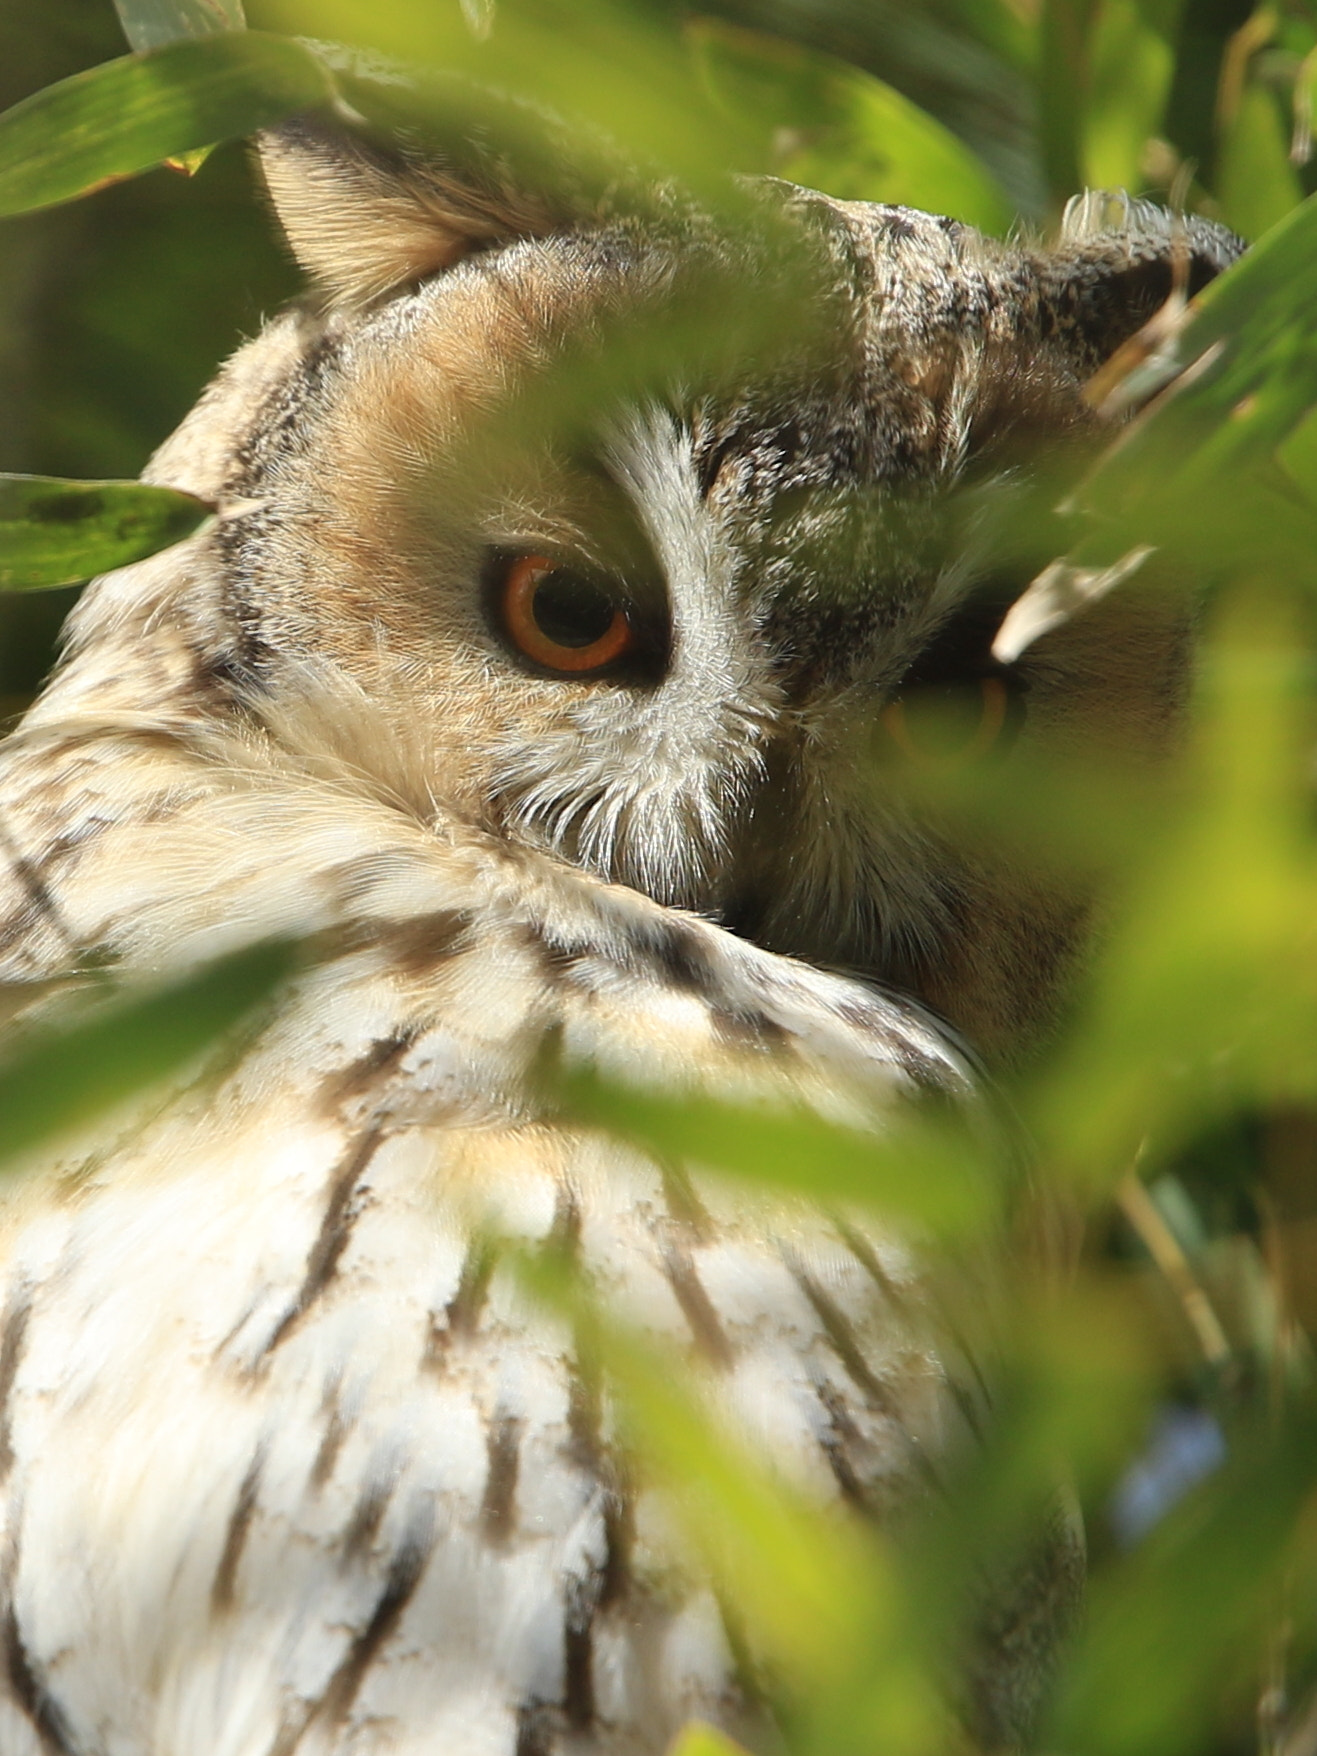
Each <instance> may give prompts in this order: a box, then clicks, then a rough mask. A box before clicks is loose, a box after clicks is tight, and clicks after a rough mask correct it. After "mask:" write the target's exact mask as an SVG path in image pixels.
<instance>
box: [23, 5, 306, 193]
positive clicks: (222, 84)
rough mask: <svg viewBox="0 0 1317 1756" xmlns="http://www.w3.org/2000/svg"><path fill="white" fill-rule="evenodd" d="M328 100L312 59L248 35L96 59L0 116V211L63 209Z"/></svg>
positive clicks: (291, 46)
mask: <svg viewBox="0 0 1317 1756" xmlns="http://www.w3.org/2000/svg"><path fill="white" fill-rule="evenodd" d="M333 95H334V86H333V81H332V79H331V76H330V74H329V72H328V70H327V69H326V67H325V66H324V64H323V62H322V61H321V60H320V58H319V57H318V56H317V55H316V54H314V53H313V51H312V50H310V49H309V48H307V47H305V46H304V45H303V44H301V43H295V42H292V41H290V40H289V39H288V38H285V37H275V36H265V35H261V34H258V33H256V32H254V31H241V32H231V33H229V34H227V35H223V36H213V37H208V38H205V39H204V40H197V41H191V42H178V43H171V44H169V45H168V46H167V47H166V48H163V49H156V50H155V51H153V52H152V53H151V54H146V55H125V56H122V57H121V58H120V59H119V60H117V61H107V62H105V63H104V64H103V65H102V66H100V67H92V68H90V69H89V70H88V71H87V72H86V73H75V74H74V75H73V76H72V78H70V79H62V80H60V81H59V83H58V84H56V85H51V86H47V87H46V88H45V90H44V91H39V92H35V93H33V95H32V96H31V97H30V98H25V99H24V100H23V102H22V103H20V104H15V105H14V107H13V108H12V109H10V110H6V111H5V112H4V114H3V115H0V214H13V213H26V212H28V211H29V210H30V209H32V208H36V207H49V206H52V205H54V204H55V203H57V202H61V201H71V200H73V199H74V198H75V197H76V196H79V195H85V194H87V193H89V192H90V191H91V190H93V189H97V188H100V187H101V186H103V185H104V184H106V183H114V182H118V181H120V180H121V179H122V178H124V177H132V176H136V175H137V174H138V173H139V172H140V171H145V170H149V169H150V168H151V167H152V166H153V165H158V164H160V163H161V162H162V161H163V160H165V159H171V158H172V159H177V158H183V157H184V156H185V155H186V154H188V153H192V152H195V151H197V150H198V148H201V147H206V146H212V145H214V144H215V142H217V141H220V140H231V139H234V138H236V137H238V136H241V135H246V134H252V133H254V132H255V131H256V130H257V129H258V128H267V127H270V126H271V125H272V124H273V123H275V122H278V121H280V120H282V119H283V118H284V117H285V116H290V115H293V114H295V113H296V112H298V111H299V110H306V109H310V108H312V107H314V106H315V105H317V104H324V103H327V102H329V101H330V99H331V98H332V97H333Z"/></svg>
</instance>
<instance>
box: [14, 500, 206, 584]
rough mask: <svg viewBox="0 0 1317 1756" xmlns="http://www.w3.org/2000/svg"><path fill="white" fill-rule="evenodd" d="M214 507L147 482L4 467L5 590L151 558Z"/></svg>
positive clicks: (73, 580)
mask: <svg viewBox="0 0 1317 1756" xmlns="http://www.w3.org/2000/svg"><path fill="white" fill-rule="evenodd" d="M211 511H212V508H211V507H210V506H209V505H208V504H207V502H206V501H204V500H197V499H195V498H194V497H193V496H192V495H191V494H184V493H181V492H179V491H178V490H177V489H175V488H157V487H152V486H150V485H149V484H147V483H145V482H94V481H70V480H67V479H65V478H63V477H60V476H25V475H0V591H50V590H52V589H54V588H55V587H57V586H61V585H76V584H77V583H78V582H79V581H80V580H84V579H90V578H92V576H93V575H94V574H97V573H108V572H110V571H111V570H112V569H113V568H116V567H126V566H128V565H129V564H130V563H132V562H134V561H142V560H145V559H146V557H147V556H148V555H153V554H155V553H156V552H157V550H159V549H165V548H168V547H169V546H170V545H171V544H172V543H177V542H181V541H182V540H183V538H184V537H188V536H191V535H192V533H193V532H194V531H195V530H196V529H197V528H198V527H199V526H200V525H201V524H202V523H204V521H205V520H206V519H207V518H208V517H209V516H210V514H211Z"/></svg>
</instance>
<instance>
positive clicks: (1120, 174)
mask: <svg viewBox="0 0 1317 1756" xmlns="http://www.w3.org/2000/svg"><path fill="white" fill-rule="evenodd" d="M1144 11H1145V7H1142V6H1137V5H1135V4H1134V0H1106V4H1105V5H1104V6H1103V8H1102V13H1101V16H1100V18H1099V19H1098V22H1097V28H1096V29H1095V31H1094V33H1093V41H1092V43H1091V45H1090V55H1091V61H1092V65H1091V86H1090V90H1089V101H1088V105H1087V108H1086V112H1085V128H1084V142H1083V149H1084V174H1085V181H1086V182H1088V183H1089V184H1091V185H1092V186H1093V187H1094V188H1096V189H1138V188H1139V187H1140V186H1141V185H1142V183H1143V169H1142V166H1143V154H1144V149H1145V148H1146V146H1147V143H1148V140H1149V138H1150V137H1151V136H1152V135H1154V134H1155V133H1156V132H1157V128H1158V125H1159V123H1160V121H1161V116H1162V111H1163V109H1164V108H1165V105H1166V98H1167V95H1168V93H1169V91H1170V87H1171V78H1172V75H1173V74H1174V71H1175V57H1174V55H1173V54H1172V52H1171V45H1170V43H1169V42H1168V40H1167V38H1166V36H1165V34H1164V33H1163V32H1162V31H1161V30H1158V29H1156V28H1154V27H1153V25H1152V24H1150V22H1149V21H1148V19H1147V18H1146V17H1145V16H1144V15H1143V14H1144Z"/></svg>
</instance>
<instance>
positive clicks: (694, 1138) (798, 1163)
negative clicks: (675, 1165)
mask: <svg viewBox="0 0 1317 1756" xmlns="http://www.w3.org/2000/svg"><path fill="white" fill-rule="evenodd" d="M559 1089H560V1092H561V1096H562V1099H563V1101H564V1102H565V1103H566V1105H567V1106H568V1109H569V1111H570V1113H571V1114H572V1116H573V1117H575V1118H577V1119H579V1120H581V1121H582V1122H586V1123H589V1124H591V1125H593V1126H595V1127H600V1128H605V1129H607V1130H608V1131H609V1132H610V1133H612V1134H615V1135H617V1136H618V1137H619V1138H620V1139H623V1140H628V1141H631V1142H633V1143H634V1144H635V1145H637V1146H639V1147H642V1148H644V1149H645V1150H646V1151H648V1152H652V1153H654V1154H656V1155H657V1156H658V1157H659V1158H661V1159H664V1160H672V1159H676V1160H679V1161H684V1162H687V1163H695V1164H700V1165H707V1166H713V1167H716V1168H717V1169H718V1170H720V1171H723V1172H726V1173H730V1174H731V1175H732V1176H734V1177H738V1178H742V1179H745V1180H747V1181H750V1182H756V1183H759V1184H761V1185H763V1186H764V1187H766V1188H775V1189H780V1190H790V1191H793V1192H795V1193H799V1194H805V1195H809V1196H810V1197H812V1198H813V1199H814V1200H816V1201H824V1202H836V1203H847V1202H850V1203H855V1202H858V1203H861V1204H864V1205H866V1206H869V1207H872V1208H876V1209H878V1210H880V1211H882V1212H883V1213H885V1214H889V1215H894V1216H898V1217H900V1218H901V1219H903V1220H905V1221H907V1222H913V1223H915V1224H917V1225H918V1226H920V1227H921V1228H922V1227H925V1226H927V1227H929V1228H931V1229H933V1230H934V1231H937V1232H939V1233H943V1234H956V1233H963V1232H971V1233H973V1232H979V1231H982V1230H983V1228H984V1227H985V1226H986V1225H988V1224H989V1223H990V1222H991V1220H992V1218H993V1216H994V1215H995V1214H998V1213H999V1212H1000V1209H1001V1204H1002V1201H1003V1198H1004V1195H1005V1189H1004V1186H1003V1185H1004V1181H1005V1179H1004V1177H1003V1176H1002V1173H1001V1172H1000V1170H999V1169H997V1168H996V1167H994V1165H993V1160H992V1156H991V1151H990V1147H989V1144H988V1143H987V1142H981V1141H976V1140H975V1138H974V1136H973V1134H972V1133H971V1130H970V1127H969V1126H967V1125H965V1124H963V1123H962V1124H958V1123H957V1122H955V1121H954V1120H946V1119H943V1118H933V1117H930V1116H927V1115H921V1114H918V1113H911V1114H909V1115H896V1116H894V1117H892V1118H891V1120H890V1122H888V1123H887V1124H886V1125H885V1128H884V1132H883V1133H881V1134H878V1133H873V1134H869V1133H865V1132H862V1131H861V1130H860V1129H858V1128H855V1129H851V1128H843V1127H839V1126H838V1125H837V1124H835V1123H832V1122H826V1121H824V1120H823V1118H822V1117H821V1116H818V1115H814V1114H812V1113H810V1112H808V1111H805V1110H803V1109H797V1110H786V1109H783V1108H777V1107H773V1108H770V1107H768V1106H765V1107H763V1108H757V1109H750V1108H748V1107H746V1106H743V1105H739V1104H730V1103H719V1102H717V1101H715V1100H714V1099H712V1098H708V1097H703V1096H699V1095H695V1094H682V1095H674V1096H671V1097H665V1096H660V1095H658V1094H656V1093H655V1092H653V1091H649V1090H646V1091H638V1090H636V1089H635V1088H633V1087H631V1086H624V1085H617V1084H611V1083H608V1082H605V1081H603V1080H600V1079H598V1078H596V1077H594V1076H593V1075H588V1074H583V1073H572V1074H569V1075H568V1076H567V1077H566V1078H565V1079H564V1080H563V1082H562V1085H561V1087H560V1088H559Z"/></svg>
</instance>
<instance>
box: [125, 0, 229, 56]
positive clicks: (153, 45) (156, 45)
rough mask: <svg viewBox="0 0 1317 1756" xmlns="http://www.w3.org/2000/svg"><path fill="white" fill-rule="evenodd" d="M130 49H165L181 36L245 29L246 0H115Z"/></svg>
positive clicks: (200, 35) (207, 35) (210, 34)
mask: <svg viewBox="0 0 1317 1756" xmlns="http://www.w3.org/2000/svg"><path fill="white" fill-rule="evenodd" d="M114 4H115V7H116V9H117V11H118V14H119V22H120V24H122V25H123V32H124V35H125V36H126V37H127V38H128V43H129V46H130V48H133V49H136V50H138V51H141V50H145V49H161V48H163V47H164V45H165V44H166V43H172V42H175V41H177V39H178V38H180V37H210V36H215V35H217V34H218V33H219V32H221V31H226V30H242V29H243V27H244V25H245V24H246V20H245V18H244V17H243V14H242V0H114Z"/></svg>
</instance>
